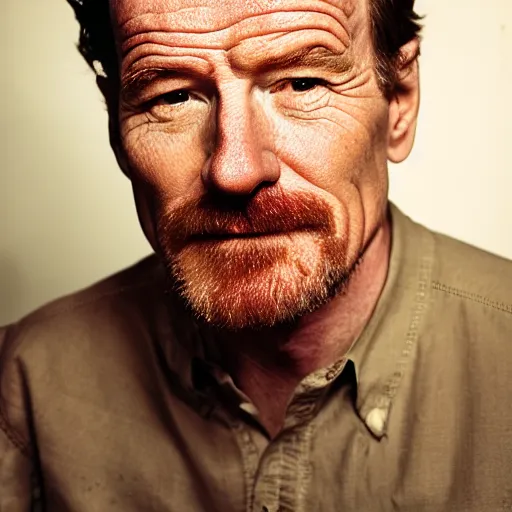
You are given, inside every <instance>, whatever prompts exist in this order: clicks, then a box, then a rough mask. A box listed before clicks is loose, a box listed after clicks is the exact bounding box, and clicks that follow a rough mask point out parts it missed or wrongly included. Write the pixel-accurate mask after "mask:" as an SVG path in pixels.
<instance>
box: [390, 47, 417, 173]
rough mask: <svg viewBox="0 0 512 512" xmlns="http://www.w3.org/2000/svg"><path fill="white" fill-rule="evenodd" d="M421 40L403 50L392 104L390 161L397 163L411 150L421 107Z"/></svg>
mask: <svg viewBox="0 0 512 512" xmlns="http://www.w3.org/2000/svg"><path fill="white" fill-rule="evenodd" d="M419 44H420V43H419V39H417V38H416V39H413V40H412V41H410V42H408V43H407V44H406V45H404V46H403V47H402V49H401V54H402V59H401V63H400V69H399V70H398V82H397V84H396V87H395V90H394V91H393V96H392V98H391V100H390V102H389V127H388V134H389V136H388V158H389V160H391V161H392V162H394V163H400V162H402V161H403V160H405V159H406V158H407V157H408V156H409V153H410V152H411V150H412V147H413V144H414V137H415V135H416V122H417V119H418V110H419V104H420V86H419V66H418V53H419Z"/></svg>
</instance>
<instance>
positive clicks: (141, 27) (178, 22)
mask: <svg viewBox="0 0 512 512" xmlns="http://www.w3.org/2000/svg"><path fill="white" fill-rule="evenodd" d="M216 3H217V2H216ZM249 4H252V2H249ZM267 4H268V5H269V7H268V8H263V9H260V10H259V11H255V10H254V9H249V8H248V9H246V10H245V11H244V10H237V12H235V13H233V12H229V13H228V17H227V19H225V20H224V21H223V22H221V23H220V24H219V18H221V19H222V17H221V13H220V10H219V7H218V4H217V5H215V7H213V8H211V7H204V6H198V7H187V8H182V9H178V10H175V11H172V10H167V9H166V10H161V9H160V10H152V11H149V12H147V11H146V12H141V13H138V14H134V15H133V16H131V17H129V18H127V19H126V20H124V21H120V22H119V20H118V18H117V16H116V13H114V12H113V13H112V19H113V20H114V29H115V31H116V34H117V35H118V37H119V38H120V39H121V40H124V39H127V38H129V37H131V36H133V35H136V34H140V33H141V32H146V31H169V27H173V28H174V31H176V32H183V33H204V32H209V31H210V32H214V31H217V32H218V31H222V30H225V29H228V28H230V27H233V26H235V25H237V24H239V23H241V22H243V21H244V20H250V19H251V18H257V17H258V16H262V15H272V14H274V15H279V14H282V13H286V12H296V13H298V12H311V13H318V14H325V15H328V16H330V17H332V18H334V19H335V20H336V21H337V22H338V23H339V24H340V25H342V26H344V25H345V24H346V23H347V22H348V21H349V20H350V18H352V16H353V14H354V12H355V1H354V0H342V1H340V0H319V1H317V2H311V0H309V1H306V2H300V1H299V2H297V1H295V2H293V3H289V4H285V5H280V6H279V8H276V7H275V6H274V7H273V8H271V7H270V6H272V5H273V3H269V2H267ZM240 11H241V12H240ZM223 14H224V15H225V14H226V13H225V12H223ZM247 14H249V15H247ZM224 17H225V16H224ZM116 20H117V21H118V22H116ZM205 20H207V22H206V23H205V22H204V21H205ZM198 23H203V25H205V24H206V25H212V24H214V23H216V27H215V30H211V29H208V28H204V27H203V28H199V27H198ZM344 28H345V29H347V28H348V27H344Z"/></svg>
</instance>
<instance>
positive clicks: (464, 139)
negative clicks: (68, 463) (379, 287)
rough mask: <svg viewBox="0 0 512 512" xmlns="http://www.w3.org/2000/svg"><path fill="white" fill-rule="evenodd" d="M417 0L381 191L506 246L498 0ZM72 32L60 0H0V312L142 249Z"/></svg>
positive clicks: (510, 9)
mask: <svg viewBox="0 0 512 512" xmlns="http://www.w3.org/2000/svg"><path fill="white" fill-rule="evenodd" d="M248 1H249V0H248ZM417 5H418V10H419V11H420V12H423V13H425V14H427V15H428V18H427V20H426V30H425V39H424V44H423V57H422V61H421V65H422V83H423V105H422V113H421V118H420V128H419V132H418V137H417V144H416V148H415V151H414V153H413V155H412V156H411V158H410V159H409V161H408V162H407V163H406V164H403V165H401V166H399V167H393V168H392V169H391V180H392V187H391V197H392V199H393V200H394V201H395V202H396V203H397V204H398V205H399V206H400V207H402V209H404V210H405V211H406V212H407V213H409V214H410V215H411V216H412V217H413V218H415V219H417V220H419V221H421V222H423V223H424V224H426V225H428V226H430V227H432V228H435V229H437V230H439V231H442V232H445V233H448V234H451V235H453V236H456V237H458V238H461V239H463V240H466V241H468V242H470V243H473V244H475V245H478V246H480V247H483V248H485V249H487V250H490V251H493V252H495V253H498V254H501V255H504V256H506V257H508V258H512V199H511V198H512V151H511V150H510V149H511V146H512V140H511V136H510V135H511V129H510V125H509V124H510V123H511V122H512V23H511V20H512V0H423V1H421V0H418V2H417ZM76 36H77V26H76V24H75V22H74V20H73V17H72V12H71V10H70V8H69V7H68V6H67V5H66V3H65V1H64V0H44V1H41V0H1V2H0V69H1V71H0V80H1V82H0V112H1V114H0V135H1V137H0V325H1V324H2V323H6V322H10V321H13V320H14V319H16V318H18V317H19V316H21V315H23V314H25V313H27V312H28V311H30V310H31V309H33V308H35V307H37V306H39V305H40V304H42V303H44V302H46V301H48V300H50V299H52V298H54V297H57V296H59V295H61V294H64V293H67V292H70V291H72V290H75V289H77V288H79V287H83V286H85V285H87V284H89V283H91V282H93V281H94V280H97V279H99V278H100V277H102V276H104V275H107V274H109V273H112V272H114V271H115V270H117V269H120V268H122V267H123V266H126V265H128V264H130V263H131V262H133V261H135V260H137V259H138V258H140V257H142V256H143V255H144V254H146V253H148V252H149V248H148V245H147V243H146V242H145V240H144V239H143V236H142V234H141V233H140V231H139V227H138V223H137V219H136V216H135V211H134V207H133V205H132V200H131V190H130V186H129V183H128V181H127V180H126V179H125V178H124V177H123V176H122V174H121V173H120V172H119V171H118V170H117V168H116V164H115V161H114V159H113V157H112V155H111V153H110V150H109V147H108V142H107V129H106V126H107V121H106V115H105V112H104V108H103V106H102V104H101V101H100V97H99V93H98V92H97V91H96V88H95V85H94V80H93V76H92V74H91V73H90V72H89V71H88V70H87V68H86V65H85V64H84V63H82V61H81V59H80V58H79V55H78V53H77V52H76V50H75V48H74V42H75V41H76Z"/></svg>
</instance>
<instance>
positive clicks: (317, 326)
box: [214, 226, 390, 438]
mask: <svg viewBox="0 0 512 512" xmlns="http://www.w3.org/2000/svg"><path fill="white" fill-rule="evenodd" d="M389 245H390V236H389V227H388V226H386V227H385V228H382V230H381V232H379V233H377V235H376V237H375V238H374V239H373V241H372V242H371V243H370V245H369V246H368V249H367V251H366V252H365V257H364V258H363V260H362V261H361V263H360V265H359V268H358V269H357V270H356V272H355V273H354V275H353V277H352V279H351V280H350V282H349V284H348V286H347V288H346V291H345V292H344V293H342V294H340V295H338V296H336V297H334V298H333V299H332V300H331V301H330V302H328V303H327V304H325V305H324V306H322V307H321V308H320V309H318V310H317V311H315V312H313V313H310V314H308V315H306V316H305V317H302V318H300V319H299V320H298V321H297V322H296V323H295V324H294V325H287V326H279V327H274V328H268V329H261V330H256V331H250V330H247V331H243V332H242V331H229V332H216V334H215V335H214V340H215V345H216V347H217V351H218V355H219V356H220V360H221V364H222V366H223V367H224V369H225V370H226V371H227V372H228V373H229V374H230V375H231V377H232V378H233V381H234V382H235V384H236V385H237V387H238V388H239V389H240V390H242V391H243V392H244V394H245V395H247V396H248V397H249V398H250V399H251V401H252V403H253V405H254V406H255V407H256V409H257V410H258V419H259V421H260V423H261V425H262V427H264V428H265V430H266V431H267V433H268V434H269V436H270V437H271V438H273V437H275V436H276V435H277V434H278V433H279V432H280V431H281V430H282V428H283V426H284V424H285V420H286V415H287V409H288V406H289V404H290V403H291V401H292V400H293V397H294V394H295V392H296V390H297V387H298V386H299V384H300V383H301V382H302V381H303V379H304V378H305V377H307V376H308V375H310V374H312V373H313V372H315V371H317V370H320V369H327V368H328V367H330V366H332V365H334V364H335V363H337V362H339V361H340V360H341V359H343V358H344V357H345V356H346V354H347V352H348V351H349V349H350V347H351V346H352V345H353V343H354V342H355V341H356V340H357V338H358V337H359V336H360V335H361V333H362V331H363V330H364V328H365V326H366V324H367V323H368V321H369V319H370V317H371V316H372V313H373V311H374V309H375V306H376V304H377V301H378V299H379V297H380V294H381V292H382V289H383V287H384V283H385V280H386V276H387V270H388V265H389Z"/></svg>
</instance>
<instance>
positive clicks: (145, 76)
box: [121, 67, 183, 103]
mask: <svg viewBox="0 0 512 512" xmlns="http://www.w3.org/2000/svg"><path fill="white" fill-rule="evenodd" d="M178 73H179V74H180V75H182V74H183V73H182V72H179V71H177V70H176V69H172V68H159V67H155V68H144V69H140V70H138V71H134V72H132V73H128V74H127V75H126V76H124V77H123V79H122V83H121V98H122V100H123V101H125V102H127V103H131V102H133V101H135V100H137V99H138V98H139V96H140V92H141V91H143V90H144V89H145V88H146V87H148V86H149V85H151V84H152V83H155V82H157V81H160V80H165V79H169V78H173V77H176V76H177V75H178Z"/></svg>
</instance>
